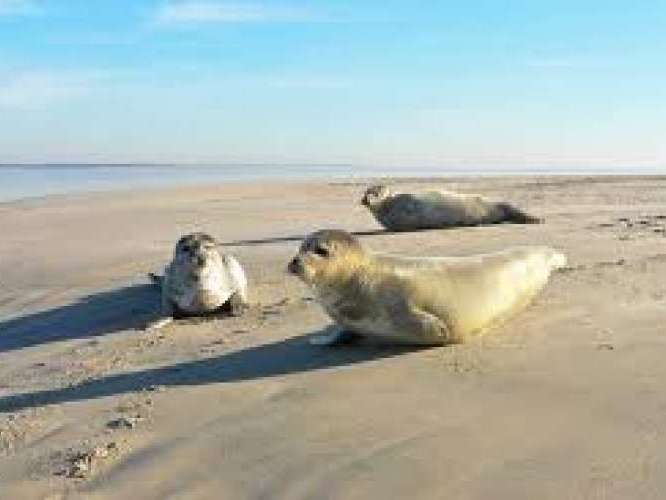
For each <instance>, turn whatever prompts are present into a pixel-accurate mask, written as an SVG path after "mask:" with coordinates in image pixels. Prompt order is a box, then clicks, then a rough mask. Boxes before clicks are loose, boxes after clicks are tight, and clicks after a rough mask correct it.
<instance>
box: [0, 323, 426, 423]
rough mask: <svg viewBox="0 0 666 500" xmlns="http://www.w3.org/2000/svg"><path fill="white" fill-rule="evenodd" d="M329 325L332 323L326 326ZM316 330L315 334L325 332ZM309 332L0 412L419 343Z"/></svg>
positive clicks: (391, 351) (52, 394)
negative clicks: (340, 342)
mask: <svg viewBox="0 0 666 500" xmlns="http://www.w3.org/2000/svg"><path fill="white" fill-rule="evenodd" d="M329 328H330V327H329ZM327 330H328V328H326V329H325V330H324V331H321V332H316V333H315V335H318V334H321V333H326V332H327ZM307 337H309V335H304V336H299V337H293V338H289V339H285V340H281V341H278V342H273V343H270V344H264V345H260V346H256V347H250V348H247V349H243V350H240V351H234V352H230V353H228V354H224V355H221V356H219V357H215V358H208V359H203V360H196V361H188V362H184V363H179V364H175V365H171V366H166V367H163V368H153V369H149V370H141V371H135V372H129V373H121V374H118V375H110V376H107V377H102V378H99V379H96V380H91V381H87V382H83V383H81V384H79V385H74V386H70V387H65V388H61V389H51V390H45V391H38V392H32V393H24V394H17V395H14V396H7V397H4V398H0V412H11V411H19V410H22V409H25V408H34V407H40V406H45V405H51V404H58V403H65V402H70V401H82V400H87V399H94V398H102V397H106V396H113V395H116V394H125V393H128V392H135V391H141V390H146V389H149V388H151V386H164V387H176V386H197V385H205V384H217V383H228V382H241V381H248V380H255V379H261V378H269V377H276V376H280V375H287V374H290V373H301V372H307V371H312V370H321V369H325V368H333V367H340V366H348V365H353V364H357V363H363V362H366V361H371V360H374V359H381V358H389V357H393V356H398V355H400V354H404V353H406V352H410V351H416V350H420V349H424V348H423V347H407V346H395V345H379V344H370V343H368V344H364V343H361V344H358V345H350V346H341V347H319V346H313V345H311V344H310V343H309V342H308V340H307Z"/></svg>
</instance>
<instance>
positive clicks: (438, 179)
mask: <svg viewBox="0 0 666 500" xmlns="http://www.w3.org/2000/svg"><path fill="white" fill-rule="evenodd" d="M0 167H1V165H0ZM28 168H31V167H28ZM81 168H87V167H81ZM540 178H543V179H548V180H549V181H553V180H557V179H559V180H567V179H571V180H572V181H573V180H575V181H579V182H589V183H595V182H597V183H604V182H623V181H624V180H625V179H632V180H640V181H647V180H654V181H660V180H663V179H666V173H664V174H646V173H624V172H623V173H603V174H595V173H588V172H581V173H559V172H553V173H505V174H497V173H494V172H492V173H488V174H487V175H479V174H477V173H474V174H468V175H460V174H453V175H441V176H438V175H436V176H432V175H423V176H411V175H405V176H390V175H389V176H381V175H377V176H368V177H365V176H363V177H350V176H341V177H322V178H318V177H293V178H289V177H286V178H283V179H274V178H265V179H250V180H248V179H228V180H224V181H212V182H203V181H196V182H192V183H189V182H184V183H180V184H165V185H152V186H151V185H144V186H138V187H126V186H117V187H110V188H102V189H91V190H86V189H82V190H71V191H63V192H55V193H48V194H40V195H28V196H22V197H19V198H8V199H3V198H0V207H6V206H12V205H13V204H21V203H44V202H49V201H51V200H54V201H55V200H61V201H66V200H68V199H72V200H74V199H81V198H90V197H96V196H113V195H115V194H118V195H129V194H136V195H141V194H150V193H160V192H164V191H177V190H180V189H201V188H211V187H218V188H222V187H224V186H228V185H232V186H244V185H258V184H274V185H280V184H284V185H303V184H319V183H327V184H337V185H349V186H354V185H365V184H371V183H386V184H432V183H446V182H452V183H465V184H473V183H474V182H475V181H477V180H480V181H500V180H502V179H505V180H524V181H538V180H539V179H540Z"/></svg>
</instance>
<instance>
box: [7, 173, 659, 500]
mask: <svg viewBox="0 0 666 500" xmlns="http://www.w3.org/2000/svg"><path fill="white" fill-rule="evenodd" d="M405 182H407V184H408V185H409V184H410V183H409V181H405ZM424 182H425V181H419V184H422V183H424ZM430 182H431V183H432V184H433V185H440V186H442V185H443V186H445V187H447V188H450V189H459V190H461V191H467V192H480V193H483V194H487V195H490V196H499V197H502V198H506V199H509V200H512V201H514V202H516V203H517V204H518V205H520V206H522V207H524V208H526V209H527V210H529V211H531V212H533V213H535V214H537V215H542V216H544V217H545V218H546V220H547V222H546V224H544V225H536V226H535V225H532V226H518V225H498V226H491V227H476V228H465V229H455V230H446V231H427V232H419V233H409V234H408V233H403V234H385V233H382V232H381V231H379V230H378V229H379V228H378V226H377V224H376V223H375V222H374V220H373V219H372V217H371V216H370V214H369V213H367V212H366V211H365V210H364V209H363V208H362V207H361V206H360V205H358V204H357V201H358V198H359V195H360V193H361V191H362V190H363V186H364V185H363V184H362V183H347V184H345V183H334V184H326V183H317V184H242V185H241V184H236V185H234V184H227V185H224V186H215V187H204V188H181V189H171V190H161V191H149V192H146V191H143V192H138V191H137V192H123V193H113V194H94V195H93V194H91V195H78V196H67V197H52V198H48V199H41V200H31V201H22V202H17V203H11V204H4V205H0V227H1V228H2V239H1V240H0V498H2V499H3V500H4V499H33V498H36V499H38V498H48V499H59V498H81V499H99V498H117V499H129V498H136V499H153V498H154V499H166V498H168V499H199V498H202V499H204V498H205V499H208V498H210V499H213V498H215V499H217V498H220V499H260V498H263V499H277V498H279V499H283V498H287V499H304V498H312V499H323V498H339V499H369V498H382V499H383V498H400V499H402V498H410V499H422V498H424V499H431V498H432V499H440V498H446V499H471V498H476V499H511V500H516V499H540V500H541V499H557V500H561V499H574V498H585V499H643V498H664V497H666V436H665V432H666V391H664V382H665V381H666V362H665V361H664V358H665V356H664V355H665V354H666V331H665V328H666V327H665V326H664V325H665V319H666V281H665V280H664V276H666V237H665V236H664V234H665V233H664V226H665V225H666V218H664V217H665V216H666V177H662V178H658V177H651V178H648V177H625V178H620V177H607V178H590V177H574V178H564V177H552V178H550V177H549V178H528V177H523V178H516V177H510V178H503V179H480V180H469V179H468V180H464V179H457V180H453V181H451V180H448V181H447V182H444V181H443V180H440V181H436V180H430ZM414 184H416V183H414ZM323 227H340V228H346V229H348V230H352V231H358V232H361V233H367V234H364V235H362V236H361V239H362V241H363V243H364V244H365V245H367V246H368V247H370V248H373V249H376V250H382V251H386V250H390V251H392V252H400V253H407V254H412V255H467V254H471V253H477V252H486V251H492V250H496V249H500V248H504V247H506V246H510V245H516V244H549V245H554V246H556V247H558V248H561V249H563V250H564V251H565V252H566V253H567V254H568V255H569V259H570V264H571V265H570V268H569V269H567V270H566V271H565V272H561V273H558V274H556V275H555V276H554V277H553V279H552V281H551V283H550V284H549V286H548V287H547V289H546V290H545V292H544V293H543V294H542V295H541V296H540V297H539V298H538V300H537V301H536V302H535V303H534V304H533V305H532V306H530V307H529V308H528V309H527V310H526V311H524V312H523V313H521V314H520V315H519V316H518V317H516V318H515V319H514V320H513V321H511V322H509V323H508V324H506V325H505V326H503V327H501V328H499V329H497V330H495V331H494V332H492V333H491V334H488V335H487V336H485V337H483V338H480V339H476V340H474V341H472V342H470V343H468V344H465V345H458V346H449V347H443V348H434V349H425V350H414V349H405V348H398V347H394V346H386V345H362V346H349V347H343V348H335V349H331V348H322V347H314V346H311V345H309V344H308V342H307V337H308V336H310V335H312V334H314V333H318V332H320V331H321V330H323V329H325V328H326V327H327V326H328V325H329V321H328V319H327V318H326V316H325V315H324V314H323V313H322V312H321V310H320V309H319V308H318V306H317V305H316V304H315V303H313V302H312V301H311V297H310V293H309V292H308V290H307V289H306V288H305V287H303V286H302V285H301V284H300V283H299V282H297V281H296V280H295V279H294V278H291V277H289V276H287V275H286V274H285V265H286V263H287V261H288V259H289V257H291V256H292V255H293V253H294V252H295V250H296V248H297V246H298V244H299V241H300V239H301V237H302V236H303V235H304V234H306V233H308V232H309V231H311V230H314V229H318V228H323ZM195 229H197V230H205V231H208V232H210V233H211V234H213V235H214V236H216V237H218V238H219V239H220V240H222V241H224V242H225V243H226V244H227V250H228V251H229V252H232V253H233V254H235V255H236V256H237V257H238V259H239V260H240V261H241V262H242V263H243V264H244V266H245V267H246V270H247V272H248V275H249V278H250V280H251V286H252V288H251V290H252V297H251V298H252V301H253V307H252V309H251V310H250V311H249V312H248V313H247V315H246V316H244V317H242V318H233V319H217V320H208V321H179V322H176V323H174V324H172V325H170V326H168V327H166V328H164V329H163V330H161V331H157V332H146V331H142V329H141V327H142V325H144V324H146V323H147V322H148V321H149V320H150V319H151V318H153V317H154V315H155V312H156V310H157V307H158V293H157V291H156V290H155V289H154V288H152V287H151V286H150V285H148V280H147V279H146V278H145V273H146V272H148V271H157V270H159V269H160V268H161V266H162V265H163V264H164V263H165V262H166V261H167V260H168V259H169V258H170V253H171V249H172V246H173V244H174V241H175V240H176V239H177V238H178V237H179V236H180V235H181V234H183V233H185V232H188V231H192V230H195Z"/></svg>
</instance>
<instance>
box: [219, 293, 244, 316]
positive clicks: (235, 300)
mask: <svg viewBox="0 0 666 500" xmlns="http://www.w3.org/2000/svg"><path fill="white" fill-rule="evenodd" d="M225 306H226V308H227V310H228V312H229V314H230V315H231V316H241V315H242V314H243V313H244V312H245V311H246V310H248V309H249V308H250V305H249V304H248V303H247V300H246V299H245V297H244V296H243V294H241V293H239V292H236V293H234V294H233V295H232V296H231V297H229V300H228V301H227V303H226V304H225Z"/></svg>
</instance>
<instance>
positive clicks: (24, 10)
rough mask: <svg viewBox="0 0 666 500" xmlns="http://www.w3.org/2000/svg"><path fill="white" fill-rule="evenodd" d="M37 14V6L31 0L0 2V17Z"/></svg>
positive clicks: (1, 0)
mask: <svg viewBox="0 0 666 500" xmlns="http://www.w3.org/2000/svg"><path fill="white" fill-rule="evenodd" d="M39 12H40V8H39V6H38V5H37V4H36V3H35V2H34V1H32V0H0V17H2V16H30V15H33V14H38V13H39Z"/></svg>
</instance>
